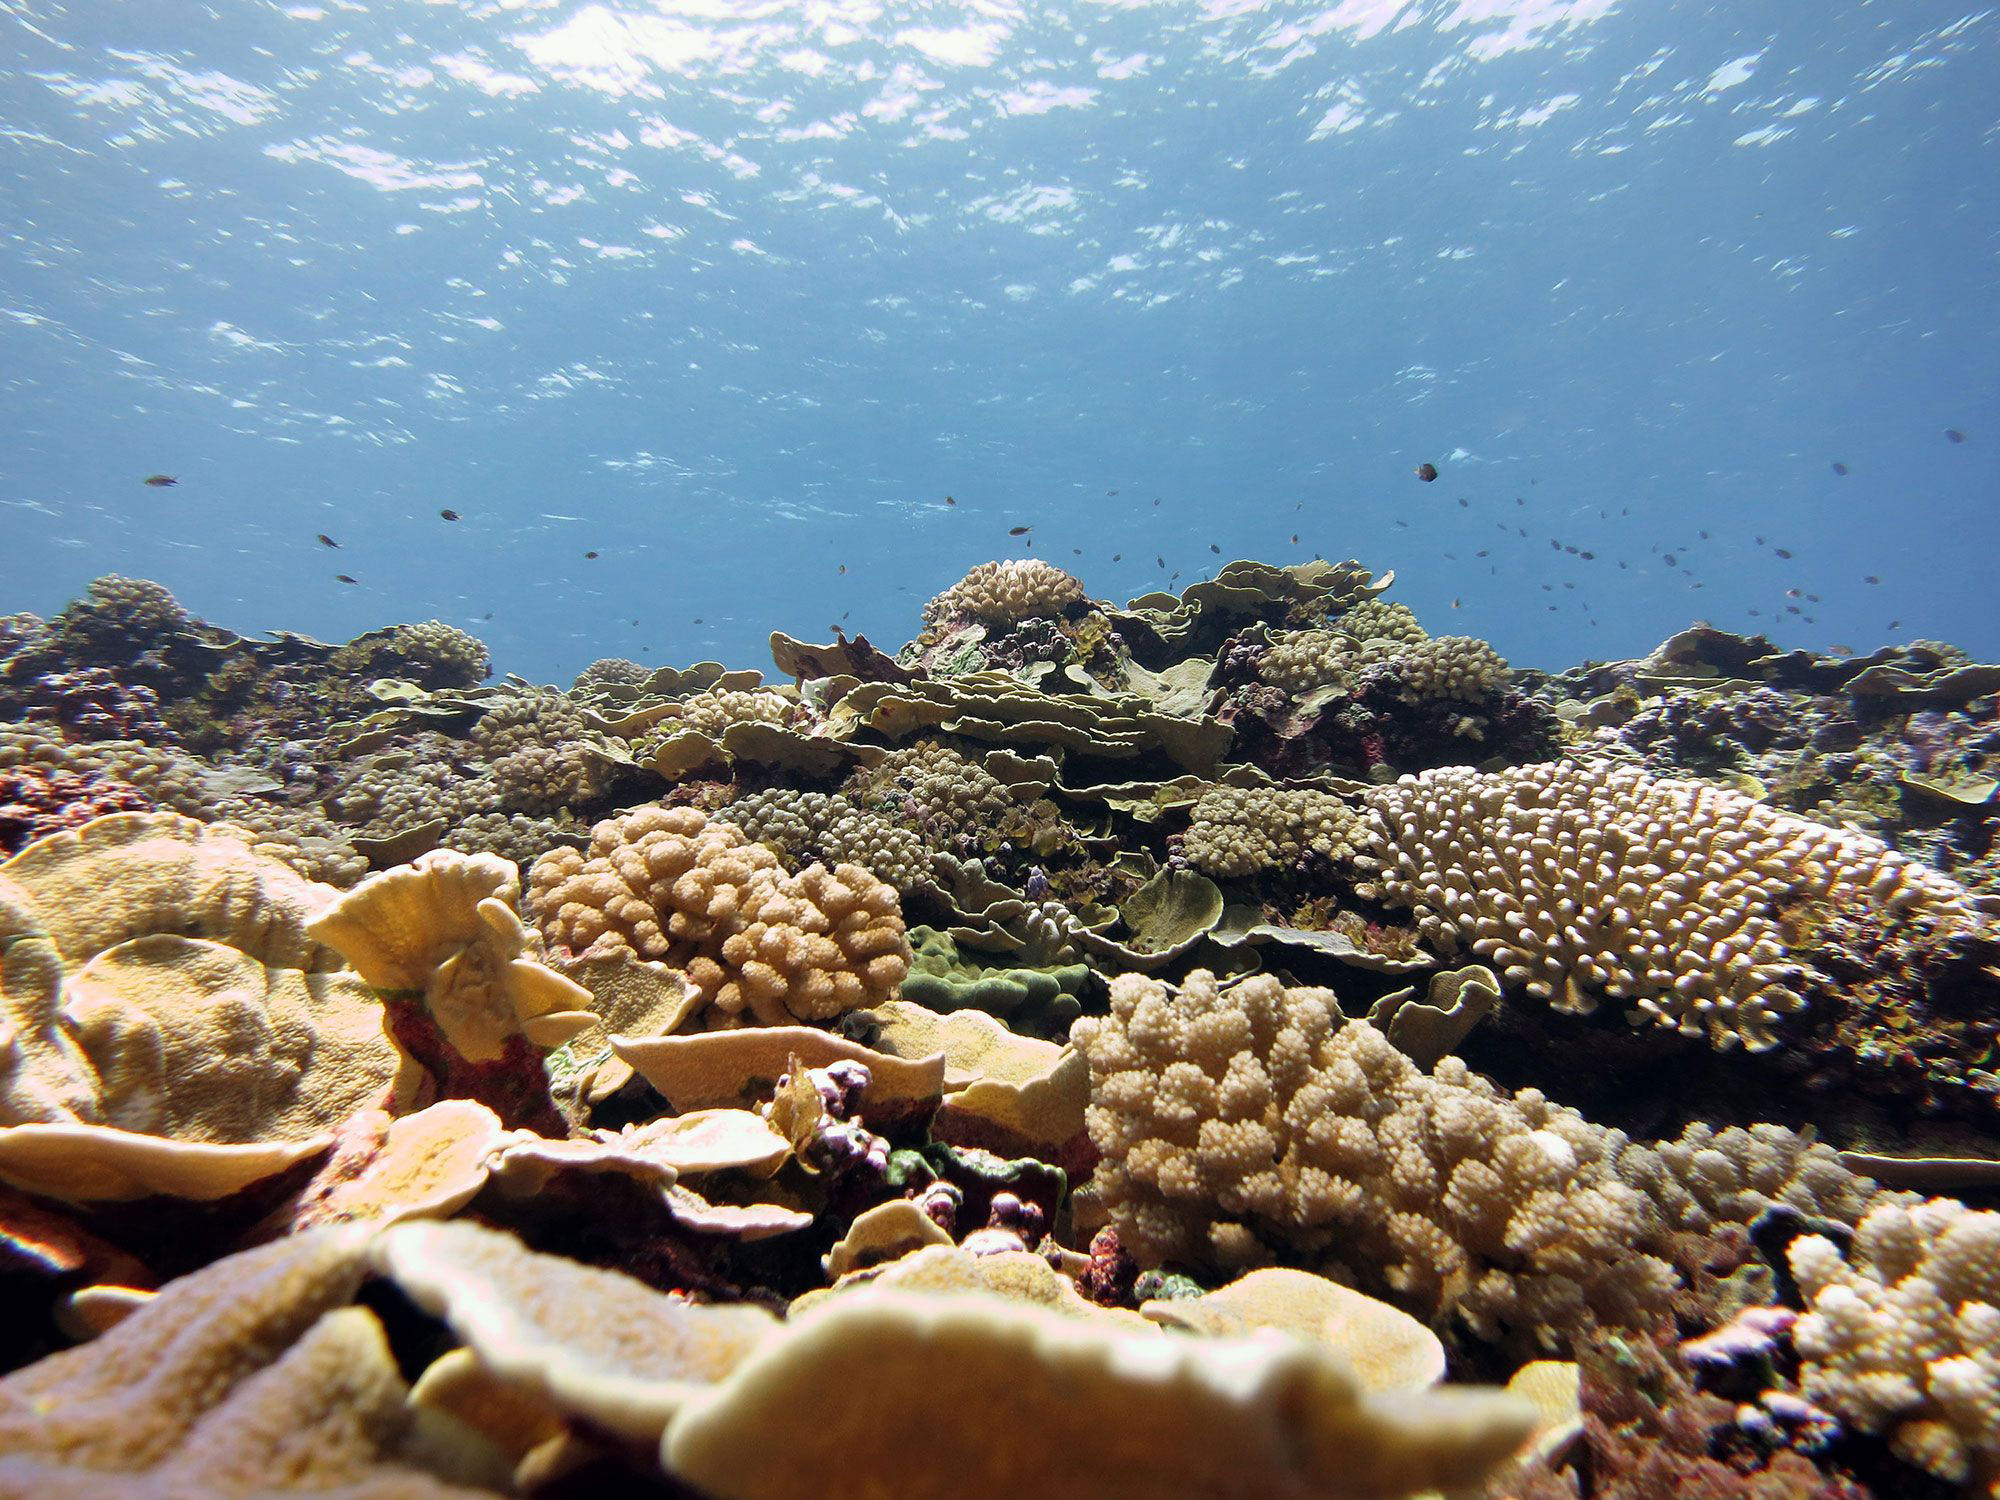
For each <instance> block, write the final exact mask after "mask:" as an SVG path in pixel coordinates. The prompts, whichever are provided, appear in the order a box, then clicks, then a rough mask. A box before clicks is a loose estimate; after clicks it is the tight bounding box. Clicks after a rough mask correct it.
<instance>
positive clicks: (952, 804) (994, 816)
mask: <svg viewBox="0 0 2000 1500" xmlns="http://www.w3.org/2000/svg"><path fill="white" fill-rule="evenodd" d="M845 791H846V793H847V795H848V796H849V797H850V798H852V799H853V800H854V801H855V802H856V803H858V804H860V805H861V806H863V807H878V806H879V807H884V808H886V809H887V810H888V811H889V814H890V816H892V817H894V818H896V819H897V820H898V821H899V822H901V823H903V824H904V825H906V826H907V827H910V828H914V829H916V830H918V831H919V832H920V833H922V834H924V835H925V836H926V837H927V839H929V840H930V841H932V842H936V841H939V840H952V841H954V842H960V841H963V840H965V839H967V838H974V837H976V836H977V835H978V834H979V833H980V832H981V831H982V830H991V829H995V828H997V827H998V826H999V824H1000V820H1001V819H1002V817H1004V816H1005V815H1006V814H1007V812H1008V811H1010V810H1011V809H1013V808H1014V807H1016V806H1018V805H1019V804H1018V802H1017V800H1016V798H1015V797H1014V795H1013V794H1012V793H1011V792H1009V791H1008V790H1007V788H1006V786H1005V785H1003V784H1002V783H1001V781H1000V780H999V778H997V777H995V776H993V775H991V774H990V773H989V772H988V771H987V770H986V769H985V767H983V766H981V765H979V764H978V763H977V762H975V761H971V760H968V759H966V757H965V756H963V755H961V754H959V752H958V751H956V750H954V749H952V748H951V746H949V745H945V744H940V743H939V742H937V741H936V740H925V741H923V742H921V743H919V744H915V745H910V746H908V747H906V748H904V749H901V750H893V751H891V752H890V753H889V754H887V755H885V756H883V757H882V759H881V760H880V761H879V762H878V763H877V764H875V765H874V766H872V767H869V768H867V769H865V770H861V771H857V772H855V773H854V775H853V776H852V777H850V778H849V779H848V782H847V785H846V787H845Z"/></svg>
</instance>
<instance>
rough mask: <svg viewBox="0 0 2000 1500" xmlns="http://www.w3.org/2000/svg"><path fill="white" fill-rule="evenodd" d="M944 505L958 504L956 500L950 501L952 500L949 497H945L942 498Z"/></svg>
mask: <svg viewBox="0 0 2000 1500" xmlns="http://www.w3.org/2000/svg"><path fill="white" fill-rule="evenodd" d="M944 503H945V504H946V505H956V504H958V502H957V501H956V500H954V499H952V498H951V496H949V495H946V496H945V497H944Z"/></svg>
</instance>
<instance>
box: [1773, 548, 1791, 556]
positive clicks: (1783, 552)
mask: <svg viewBox="0 0 2000 1500" xmlns="http://www.w3.org/2000/svg"><path fill="white" fill-rule="evenodd" d="M1771 550H1772V551H1773V552H1775V553H1776V554H1777V555H1778V556H1779V557H1786V558H1788V557H1790V556H1791V555H1792V554H1791V552H1790V551H1789V550H1787V549H1786V548H1784V547H1773V548H1772V549H1771Z"/></svg>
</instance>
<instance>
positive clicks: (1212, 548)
mask: <svg viewBox="0 0 2000 1500" xmlns="http://www.w3.org/2000/svg"><path fill="white" fill-rule="evenodd" d="M1208 550H1209V551H1211V552H1213V553H1214V554H1215V555H1216V556H1217V557H1220V556H1222V549H1221V548H1220V547H1218V546H1216V545H1215V543H1213V542H1210V543H1209V544H1208Z"/></svg>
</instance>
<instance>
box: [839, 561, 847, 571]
mask: <svg viewBox="0 0 2000 1500" xmlns="http://www.w3.org/2000/svg"><path fill="white" fill-rule="evenodd" d="M840 571H841V572H843V573H845V572H846V571H847V564H846V563H842V564H841V565H840Z"/></svg>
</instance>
